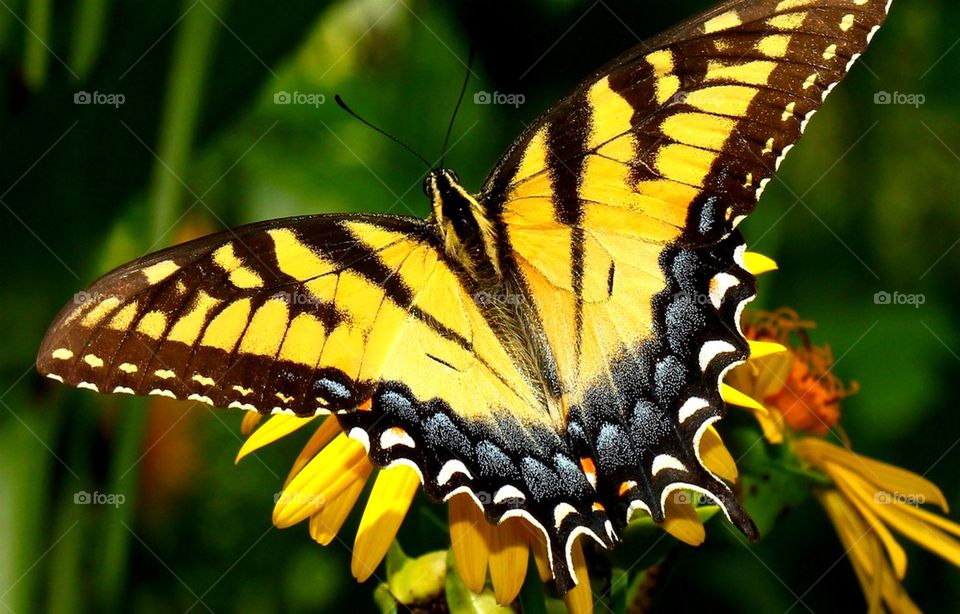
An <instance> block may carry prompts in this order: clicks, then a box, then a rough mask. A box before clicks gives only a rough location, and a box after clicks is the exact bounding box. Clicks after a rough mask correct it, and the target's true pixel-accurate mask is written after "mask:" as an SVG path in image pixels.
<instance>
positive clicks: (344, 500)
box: [310, 463, 373, 546]
mask: <svg viewBox="0 0 960 614" xmlns="http://www.w3.org/2000/svg"><path fill="white" fill-rule="evenodd" d="M359 469H360V470H359V471H357V473H356V476H357V479H356V480H355V481H354V482H352V483H351V484H350V485H349V486H347V487H346V488H345V489H344V491H343V492H341V493H340V494H339V495H337V497H336V498H334V500H333V501H330V502H328V503H327V504H326V505H324V506H323V507H322V508H320V511H319V512H317V513H316V514H314V515H313V516H311V517H310V537H312V538H313V539H314V541H316V542H317V543H318V544H320V545H322V546H327V545H329V544H330V542H332V541H333V538H334V537H336V536H337V533H339V532H340V528H341V527H342V526H343V523H344V522H346V520H347V516H349V515H350V511H351V510H353V506H354V505H356V503H357V499H359V498H360V493H362V492H363V487H364V486H366V485H367V478H369V477H370V471H371V470H372V469H373V466H372V465H370V464H369V463H368V464H367V465H366V466H365V467H364V466H363V465H361V467H360V468H359Z"/></svg>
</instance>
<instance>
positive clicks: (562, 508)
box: [553, 503, 577, 569]
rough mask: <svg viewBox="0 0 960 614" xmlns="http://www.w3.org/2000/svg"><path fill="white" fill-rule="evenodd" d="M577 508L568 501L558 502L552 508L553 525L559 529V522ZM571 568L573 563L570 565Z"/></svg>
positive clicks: (575, 511) (574, 512) (573, 512)
mask: <svg viewBox="0 0 960 614" xmlns="http://www.w3.org/2000/svg"><path fill="white" fill-rule="evenodd" d="M576 513H577V508H575V507H573V506H572V505H570V504H569V503H558V504H557V507H555V508H553V525H554V526H555V527H556V528H557V529H559V528H560V523H562V522H563V519H564V518H566V517H567V516H569V515H570V514H576ZM570 567H571V569H572V568H573V565H571V566H570Z"/></svg>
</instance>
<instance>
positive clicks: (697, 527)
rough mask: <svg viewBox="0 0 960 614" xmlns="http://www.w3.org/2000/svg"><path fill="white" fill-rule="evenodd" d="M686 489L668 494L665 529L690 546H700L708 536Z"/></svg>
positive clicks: (665, 507)
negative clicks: (687, 495)
mask: <svg viewBox="0 0 960 614" xmlns="http://www.w3.org/2000/svg"><path fill="white" fill-rule="evenodd" d="M685 494H686V493H685V491H682V490H675V491H673V492H672V493H670V495H669V496H667V500H666V503H665V504H664V506H663V514H664V516H665V518H664V521H663V525H661V526H662V527H663V530H664V531H666V532H667V533H669V534H670V535H673V536H674V537H676V538H677V539H679V540H680V541H682V542H683V543H685V544H688V545H690V546H699V545H700V544H702V543H703V540H704V539H706V537H707V532H706V531H704V530H703V522H702V521H701V520H700V517H699V516H698V515H697V511H696V510H695V509H693V505H691V504H690V502H689V501H687V499H688V498H689V497H686V496H685Z"/></svg>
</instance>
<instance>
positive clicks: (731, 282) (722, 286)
mask: <svg viewBox="0 0 960 614" xmlns="http://www.w3.org/2000/svg"><path fill="white" fill-rule="evenodd" d="M739 283H740V280H739V279H737V278H736V277H734V276H733V275H731V274H730V273H717V274H716V275H714V276H713V279H712V280H711V283H710V302H711V303H713V306H714V307H716V308H717V309H720V306H721V305H723V297H724V296H726V294H727V290H729V289H730V288H733V287H734V286H737V285H738V284H739Z"/></svg>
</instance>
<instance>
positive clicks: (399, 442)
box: [380, 427, 417, 450]
mask: <svg viewBox="0 0 960 614" xmlns="http://www.w3.org/2000/svg"><path fill="white" fill-rule="evenodd" d="M393 446H406V447H408V448H416V447H417V443H416V442H415V441H414V440H413V437H411V436H410V435H409V434H408V433H407V432H406V431H405V430H403V429H402V428H399V427H393V428H389V429H387V430H385V431H384V432H382V433H381V434H380V447H381V448H383V449H385V450H387V449H389V448H392V447H393Z"/></svg>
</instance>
